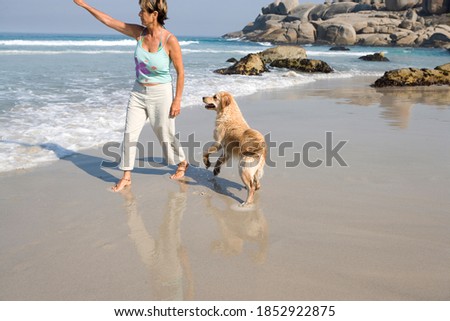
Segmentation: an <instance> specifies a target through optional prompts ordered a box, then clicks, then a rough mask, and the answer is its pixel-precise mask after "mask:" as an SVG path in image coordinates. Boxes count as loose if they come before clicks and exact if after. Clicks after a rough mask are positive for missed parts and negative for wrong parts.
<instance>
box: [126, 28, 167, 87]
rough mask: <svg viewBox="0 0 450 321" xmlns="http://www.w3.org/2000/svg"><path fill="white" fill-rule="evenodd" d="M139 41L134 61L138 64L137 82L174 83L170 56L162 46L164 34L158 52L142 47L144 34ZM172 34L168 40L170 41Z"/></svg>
mask: <svg viewBox="0 0 450 321" xmlns="http://www.w3.org/2000/svg"><path fill="white" fill-rule="evenodd" d="M144 31H145V29H144V30H143V31H142V33H141V36H140V37H139V39H138V42H137V45H136V50H135V52H134V61H135V63H136V80H137V81H138V82H139V83H141V84H146V83H152V84H166V83H169V82H172V76H171V74H170V63H171V62H172V61H171V60H170V57H169V55H168V54H167V52H166V50H165V49H164V45H163V44H162V33H161V39H160V42H159V47H158V51H157V52H149V51H147V50H145V49H144V48H143V47H142V42H143V33H144ZM170 36H171V34H169V36H168V37H167V39H166V42H165V43H167V41H168V40H169V38H170Z"/></svg>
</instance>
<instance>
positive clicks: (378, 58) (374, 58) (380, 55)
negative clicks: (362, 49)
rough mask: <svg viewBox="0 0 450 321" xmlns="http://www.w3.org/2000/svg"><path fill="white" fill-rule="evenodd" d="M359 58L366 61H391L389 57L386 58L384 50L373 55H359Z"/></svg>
mask: <svg viewBox="0 0 450 321" xmlns="http://www.w3.org/2000/svg"><path fill="white" fill-rule="evenodd" d="M359 59H361V60H365V61H389V59H388V58H386V57H385V56H384V54H383V53H382V52H377V53H374V54H373V55H366V56H362V57H359Z"/></svg>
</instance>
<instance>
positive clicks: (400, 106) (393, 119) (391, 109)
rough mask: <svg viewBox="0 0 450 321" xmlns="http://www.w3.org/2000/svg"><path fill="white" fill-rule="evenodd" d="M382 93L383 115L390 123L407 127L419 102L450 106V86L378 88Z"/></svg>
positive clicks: (381, 105)
mask: <svg viewBox="0 0 450 321" xmlns="http://www.w3.org/2000/svg"><path fill="white" fill-rule="evenodd" d="M376 91H377V93H379V94H381V97H380V107H382V108H383V110H382V112H381V117H382V118H384V119H386V120H389V121H390V125H392V126H395V127H399V128H402V129H403V128H407V127H408V125H409V120H410V117H411V113H412V110H413V107H414V106H415V105H418V104H422V105H429V106H436V107H437V108H448V107H450V88H449V87H417V88H411V87H406V88H377V89H376Z"/></svg>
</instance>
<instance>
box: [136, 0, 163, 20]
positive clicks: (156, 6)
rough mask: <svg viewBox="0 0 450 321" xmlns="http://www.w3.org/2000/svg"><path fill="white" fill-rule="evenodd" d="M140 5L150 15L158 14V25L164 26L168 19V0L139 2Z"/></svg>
mask: <svg viewBox="0 0 450 321" xmlns="http://www.w3.org/2000/svg"><path fill="white" fill-rule="evenodd" d="M139 5H140V6H141V9H142V10H145V11H146V12H148V13H153V12H155V11H156V12H158V23H159V24H160V25H161V26H164V21H165V20H167V19H168V18H167V2H166V0H139Z"/></svg>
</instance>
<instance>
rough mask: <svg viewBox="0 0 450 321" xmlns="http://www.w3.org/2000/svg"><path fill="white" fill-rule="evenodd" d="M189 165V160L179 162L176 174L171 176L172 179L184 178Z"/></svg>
mask: <svg viewBox="0 0 450 321" xmlns="http://www.w3.org/2000/svg"><path fill="white" fill-rule="evenodd" d="M188 167H189V163H188V162H187V161H184V162H181V163H180V164H178V168H177V171H176V172H175V174H173V175H172V176H170V179H180V178H183V177H184V174H185V173H186V170H187V168H188Z"/></svg>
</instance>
